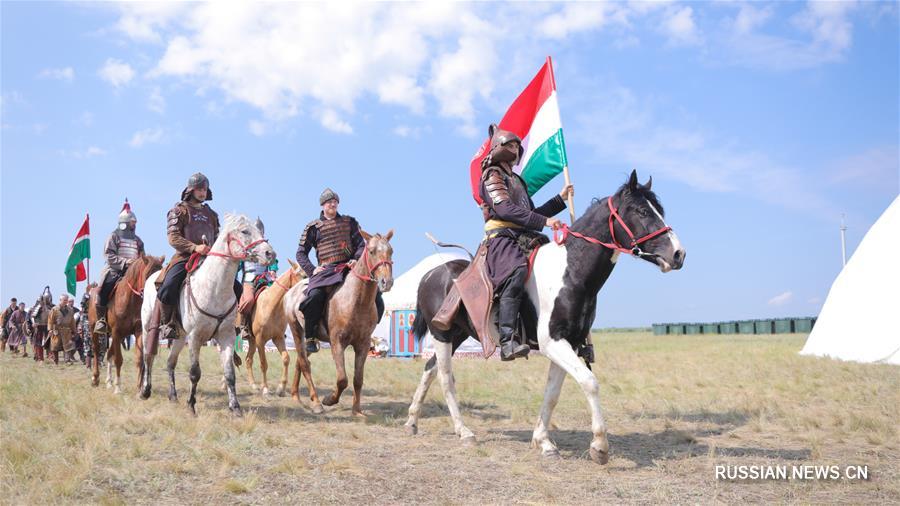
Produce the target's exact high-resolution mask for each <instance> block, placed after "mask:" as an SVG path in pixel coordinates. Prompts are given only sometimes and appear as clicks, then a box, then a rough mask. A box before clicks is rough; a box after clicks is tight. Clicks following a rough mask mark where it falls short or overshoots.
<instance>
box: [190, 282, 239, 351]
mask: <svg viewBox="0 0 900 506" xmlns="http://www.w3.org/2000/svg"><path fill="white" fill-rule="evenodd" d="M184 285H185V286H184V288H185V290H187V292H188V298H189V299H190V301H191V304H192V305H193V307H195V308H197V311H200V313H201V314H203V315H204V316H208V317H209V318H212V319H213V320H216V328H215V330H213V333H212V335H213V336H215V335H216V334H218V333H219V327H221V326H222V322H223V321H224V320H225V318H227V317H228V315H230V314H231V313H232V312H233V311H234V310H235V308H237V304H238V298H237V297H235V298H234V302H233V303H232V304H231V307H229V308H228V309H227V310H226V311H225V312H224V313H222V314H221V315H215V314H212V313H210V312H208V311H206V310H204V309H203V308H202V307H200V304H198V303H197V299H196V298H194V291H193V290H191V276H190V275H188V277H187V279H186V280H185V282H184ZM210 337H212V336H210Z"/></svg>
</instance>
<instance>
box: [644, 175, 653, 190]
mask: <svg viewBox="0 0 900 506" xmlns="http://www.w3.org/2000/svg"><path fill="white" fill-rule="evenodd" d="M651 186H653V176H650V179H648V180H647V184H645V185H644V189H645V190H649V189H650V187H651Z"/></svg>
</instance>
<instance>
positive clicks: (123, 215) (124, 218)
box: [119, 198, 137, 230]
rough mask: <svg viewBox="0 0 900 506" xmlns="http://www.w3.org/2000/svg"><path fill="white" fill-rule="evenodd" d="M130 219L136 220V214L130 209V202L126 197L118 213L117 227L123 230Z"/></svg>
mask: <svg viewBox="0 0 900 506" xmlns="http://www.w3.org/2000/svg"><path fill="white" fill-rule="evenodd" d="M132 221H137V216H135V215H134V213H133V212H132V211H131V204H129V203H128V199H127V198H126V199H125V205H123V206H122V211H121V212H120V213H119V229H121V230H125V229H126V228H128V224H129V223H131V222H132Z"/></svg>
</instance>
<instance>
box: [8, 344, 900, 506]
mask: <svg viewBox="0 0 900 506" xmlns="http://www.w3.org/2000/svg"><path fill="white" fill-rule="evenodd" d="M595 339H596V343H595V345H596V351H597V363H596V364H594V371H595V372H596V373H597V375H598V377H599V378H600V382H601V401H602V406H603V410H604V416H605V418H606V421H607V425H608V427H609V433H610V446H611V460H610V464H609V465H608V466H606V467H600V466H597V465H595V464H593V463H591V462H590V460H588V458H587V456H586V451H587V445H588V443H589V441H590V432H589V428H590V416H589V413H588V411H587V406H586V402H585V400H584V396H583V394H582V393H581V391H580V389H579V388H578V386H577V385H576V384H575V383H574V382H572V381H571V380H567V381H566V383H565V385H564V387H563V393H562V396H561V398H560V401H559V404H558V406H557V410H556V413H555V416H554V419H553V422H554V425H555V426H556V428H557V429H558V430H556V431H554V433H553V434H552V437H553V439H554V440H555V441H556V442H557V444H558V445H559V447H560V451H561V454H562V456H563V458H562V460H558V461H549V462H548V461H545V460H543V459H542V458H541V457H540V456H539V454H538V452H537V451H536V450H532V449H531V448H530V445H529V442H530V438H531V431H532V429H533V425H534V422H535V420H536V416H537V411H538V408H539V404H540V402H541V398H542V395H543V387H544V382H545V380H546V371H547V362H546V360H545V359H543V358H541V357H532V358H531V359H530V360H528V361H522V360H519V361H516V362H513V363H502V362H500V361H496V360H490V361H485V360H481V359H467V360H457V361H455V362H454V368H455V374H456V380H457V389H458V397H459V399H460V402H461V407H462V411H463V417H464V419H465V421H466V424H467V425H468V426H469V427H470V428H471V429H472V430H473V431H475V433H476V435H477V437H478V440H479V444H478V445H477V446H475V447H465V446H463V445H461V444H460V443H459V441H458V439H457V438H456V437H455V436H454V435H453V433H452V426H451V424H450V420H449V417H448V416H447V410H446V407H445V405H444V401H443V396H442V394H441V392H440V385H439V383H438V382H437V381H436V382H435V383H434V385H433V386H432V390H431V392H430V393H429V397H428V400H427V401H426V404H425V407H424V410H423V417H422V419H421V420H420V424H419V427H420V434H419V435H418V436H415V437H409V436H406V435H405V433H404V430H403V427H402V425H403V423H404V422H405V420H406V409H407V406H408V403H409V400H410V398H411V396H412V393H413V391H414V390H415V387H416V385H417V383H418V381H419V377H420V375H421V372H422V368H423V366H424V361H423V360H418V359H417V360H408V359H406V360H405V359H375V360H373V359H370V360H369V362H368V364H367V368H366V373H367V374H366V385H365V390H364V395H363V409H364V410H365V411H366V412H368V414H369V417H368V419H367V420H364V421H359V420H355V419H354V418H353V417H352V416H351V414H350V400H351V399H350V397H349V393H348V394H347V396H346V397H344V398H343V399H342V400H341V403H340V404H339V405H338V406H336V407H334V408H327V411H326V414H325V415H322V416H317V415H314V414H312V413H311V412H310V411H309V409H308V407H307V405H306V404H305V403H304V404H302V405H301V404H297V403H296V402H294V401H292V400H291V399H290V398H289V397H286V398H278V397H273V398H270V399H264V398H262V397H261V396H260V395H258V394H253V393H252V392H251V391H250V389H249V387H248V385H247V383H246V380H245V377H246V376H245V371H244V370H243V369H241V370H240V372H239V378H238V395H239V400H240V402H241V404H242V406H243V407H244V408H245V416H244V417H243V418H241V419H235V418H232V417H231V416H230V415H228V413H227V399H226V397H225V395H224V393H223V392H221V391H220V389H219V382H220V378H221V376H220V375H221V369H220V366H219V365H218V361H217V356H216V354H215V353H214V352H213V349H204V350H203V353H202V366H203V379H202V380H201V387H200V396H199V402H198V405H197V407H198V412H199V416H198V417H196V418H195V417H192V416H190V415H189V414H188V410H187V408H186V406H185V404H184V401H185V399H186V397H187V393H188V392H187V389H188V387H189V381H188V378H187V373H186V369H187V354H184V355H183V357H182V360H181V364H180V365H179V372H178V375H177V382H178V388H179V395H180V402H179V403H177V404H173V403H170V402H169V401H168V400H166V398H165V396H166V391H167V381H166V379H165V372H164V366H163V367H160V365H163V364H164V358H165V356H166V354H167V351H166V350H165V349H163V350H161V357H160V359H158V360H157V362H156V364H157V367H156V369H155V371H154V391H153V397H152V398H151V399H150V400H148V401H141V400H139V399H137V397H136V391H135V380H136V373H135V370H134V366H133V363H132V362H131V361H130V357H126V359H125V365H124V366H123V376H122V386H123V391H124V393H123V394H122V395H119V396H115V395H113V394H112V393H111V391H110V390H107V389H106V388H104V387H102V386H101V387H100V388H92V387H90V384H89V381H90V377H89V374H88V371H87V370H85V369H84V368H81V367H75V366H73V367H65V366H60V367H54V366H44V367H38V366H36V365H34V363H33V362H32V361H31V360H30V359H28V360H23V359H21V358H15V357H12V356H10V355H8V354H4V355H2V356H0V484H2V485H0V487H2V488H0V493H2V494H3V495H2V497H4V503H5V504H36V503H40V504H45V503H71V504H75V503H77V504H85V503H99V504H135V503H154V504H158V503H176V502H177V503H179V504H181V503H210V502H227V503H235V502H237V503H285V502H287V503H297V502H301V501H302V502H312V503H338V502H339V503H348V502H351V501H354V502H355V501H364V502H365V503H379V504H384V503H390V504H397V503H454V504H458V503H464V504H470V503H508V502H514V501H521V502H536V503H563V504H576V503H577V504H596V503H599V502H667V503H669V502H677V503H685V502H692V503H693V502H713V501H721V502H737V501H754V502H762V501H766V502H771V501H777V502H842V501H849V502H854V503H861V502H866V503H875V502H877V503H897V502H900V433H898V424H897V420H900V368H897V367H896V366H887V365H862V364H853V363H843V362H837V361H832V360H824V359H816V358H810V357H801V356H799V355H798V354H797V351H798V350H799V349H800V347H801V346H802V344H803V342H804V340H805V336H801V335H772V336H741V335H736V336H703V335H696V336H694V335H685V336H653V335H651V334H650V333H648V332H643V333H640V332H638V333H635V332H617V333H599V334H595ZM275 357H276V355H275V354H274V353H270V354H269V358H270V360H269V363H270V369H269V377H270V385H271V384H272V383H273V382H272V381H271V379H272V378H277V377H278V376H279V375H280V373H281V364H280V360H276V359H275ZM292 358H293V357H292ZM348 366H351V367H352V365H351V361H350V360H348ZM313 373H314V375H315V378H316V380H317V385H319V386H320V394H321V393H328V392H330V391H331V388H332V386H333V381H334V365H333V364H332V363H331V360H330V356H328V354H327V353H319V354H317V355H316V356H314V357H313ZM290 376H291V378H292V377H293V371H291V373H290ZM257 378H259V375H258V371H257ZM101 379H102V378H101ZM304 392H305V390H304ZM722 463H729V464H787V465H792V464H838V465H844V464H868V465H869V466H870V469H871V473H872V476H871V479H870V480H869V481H867V482H855V483H848V482H816V483H798V482H764V483H753V484H746V483H728V482H718V481H716V480H715V479H714V475H713V471H712V469H713V467H714V465H716V464H722Z"/></svg>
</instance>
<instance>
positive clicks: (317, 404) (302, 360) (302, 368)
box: [291, 339, 325, 415]
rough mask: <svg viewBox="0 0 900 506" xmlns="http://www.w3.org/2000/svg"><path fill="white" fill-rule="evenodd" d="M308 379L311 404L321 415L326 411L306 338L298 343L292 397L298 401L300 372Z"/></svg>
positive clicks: (315, 411) (316, 412) (311, 407)
mask: <svg viewBox="0 0 900 506" xmlns="http://www.w3.org/2000/svg"><path fill="white" fill-rule="evenodd" d="M301 373H302V374H303V379H304V380H306V388H307V389H308V390H309V404H310V409H312V412H313V413H315V414H317V415H321V414H322V413H324V412H325V409H324V408H323V407H322V401H321V400H319V392H318V391H317V390H316V384H315V383H314V382H313V378H312V365H311V364H310V362H309V356H307V354H306V340H305V339H303V340H302V341H301V342H300V344H299V345H297V363H296V365H295V368H294V387H293V388H292V389H291V397H293V398H294V400H296V401H297V402H299V401H300V374H301Z"/></svg>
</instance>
